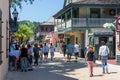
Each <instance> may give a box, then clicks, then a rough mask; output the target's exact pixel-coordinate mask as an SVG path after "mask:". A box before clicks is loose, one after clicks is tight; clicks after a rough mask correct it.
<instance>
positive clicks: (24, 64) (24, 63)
mask: <svg viewBox="0 0 120 80" xmlns="http://www.w3.org/2000/svg"><path fill="white" fill-rule="evenodd" d="M20 52H21V53H20V62H21V71H25V72H26V71H27V67H28V66H27V65H28V49H27V48H25V45H24V44H23V45H22V48H21V50H20Z"/></svg>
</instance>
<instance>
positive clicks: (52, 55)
mask: <svg viewBox="0 0 120 80" xmlns="http://www.w3.org/2000/svg"><path fill="white" fill-rule="evenodd" d="M53 57H54V52H53V53H51V61H52V60H53Z"/></svg>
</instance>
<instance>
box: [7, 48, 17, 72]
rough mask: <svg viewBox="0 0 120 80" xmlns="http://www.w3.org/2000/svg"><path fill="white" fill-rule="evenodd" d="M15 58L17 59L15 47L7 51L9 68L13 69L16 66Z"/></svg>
mask: <svg viewBox="0 0 120 80" xmlns="http://www.w3.org/2000/svg"><path fill="white" fill-rule="evenodd" d="M17 59H19V50H18V48H17V47H15V48H14V50H11V51H10V53H9V69H10V70H12V71H14V70H16V68H17Z"/></svg>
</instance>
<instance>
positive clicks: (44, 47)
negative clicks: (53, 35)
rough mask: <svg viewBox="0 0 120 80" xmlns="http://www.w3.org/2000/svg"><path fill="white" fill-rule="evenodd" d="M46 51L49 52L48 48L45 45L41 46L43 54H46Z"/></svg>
mask: <svg viewBox="0 0 120 80" xmlns="http://www.w3.org/2000/svg"><path fill="white" fill-rule="evenodd" d="M48 51H49V47H48V46H47V45H46V46H43V52H44V53H48Z"/></svg>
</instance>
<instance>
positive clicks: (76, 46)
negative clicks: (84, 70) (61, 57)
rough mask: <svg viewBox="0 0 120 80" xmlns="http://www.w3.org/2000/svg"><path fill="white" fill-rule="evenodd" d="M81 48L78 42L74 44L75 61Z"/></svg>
mask: <svg viewBox="0 0 120 80" xmlns="http://www.w3.org/2000/svg"><path fill="white" fill-rule="evenodd" d="M79 49H80V46H79V45H78V43H77V42H76V43H75V45H74V54H75V62H77V58H78V56H79Z"/></svg>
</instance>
